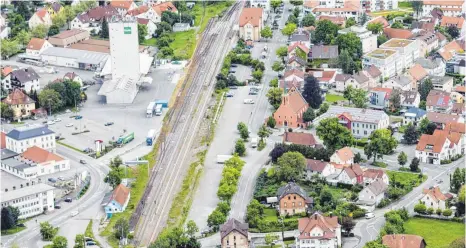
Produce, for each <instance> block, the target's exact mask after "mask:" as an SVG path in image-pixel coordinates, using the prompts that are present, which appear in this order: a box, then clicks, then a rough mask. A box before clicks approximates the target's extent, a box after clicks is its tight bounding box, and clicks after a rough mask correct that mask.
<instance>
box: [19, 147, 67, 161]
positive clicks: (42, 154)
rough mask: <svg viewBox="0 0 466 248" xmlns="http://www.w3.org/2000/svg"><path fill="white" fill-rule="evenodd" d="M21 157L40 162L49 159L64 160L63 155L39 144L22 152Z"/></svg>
mask: <svg viewBox="0 0 466 248" xmlns="http://www.w3.org/2000/svg"><path fill="white" fill-rule="evenodd" d="M21 157H22V158H25V159H27V160H30V161H33V162H35V163H38V164H40V163H44V162H49V161H62V160H63V158H62V157H60V156H58V155H56V154H54V153H51V152H49V151H47V150H44V149H42V148H40V147H37V146H33V147H30V148H28V149H27V150H26V151H25V152H23V153H21Z"/></svg>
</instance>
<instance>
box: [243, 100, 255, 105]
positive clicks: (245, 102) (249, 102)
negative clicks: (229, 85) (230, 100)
mask: <svg viewBox="0 0 466 248" xmlns="http://www.w3.org/2000/svg"><path fill="white" fill-rule="evenodd" d="M244 104H254V100H252V99H244Z"/></svg>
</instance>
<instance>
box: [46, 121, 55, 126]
mask: <svg viewBox="0 0 466 248" xmlns="http://www.w3.org/2000/svg"><path fill="white" fill-rule="evenodd" d="M53 124H55V121H53V120H52V121H47V125H53Z"/></svg>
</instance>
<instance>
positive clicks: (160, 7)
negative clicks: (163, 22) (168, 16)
mask: <svg viewBox="0 0 466 248" xmlns="http://www.w3.org/2000/svg"><path fill="white" fill-rule="evenodd" d="M152 9H154V11H155V12H156V13H157V14H158V15H159V16H162V12H164V11H171V12H173V13H176V12H178V9H176V7H175V5H173V3H172V2H163V3H159V4H157V5H154V6H153V7H152Z"/></svg>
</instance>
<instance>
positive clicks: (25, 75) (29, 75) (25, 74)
mask: <svg viewBox="0 0 466 248" xmlns="http://www.w3.org/2000/svg"><path fill="white" fill-rule="evenodd" d="M11 78H12V79H15V80H18V81H19V82H21V83H26V82H30V81H33V80H37V79H39V78H40V76H39V75H38V74H37V73H36V71H34V69H32V68H31V67H29V68H25V69H19V70H14V71H12V72H11Z"/></svg>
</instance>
